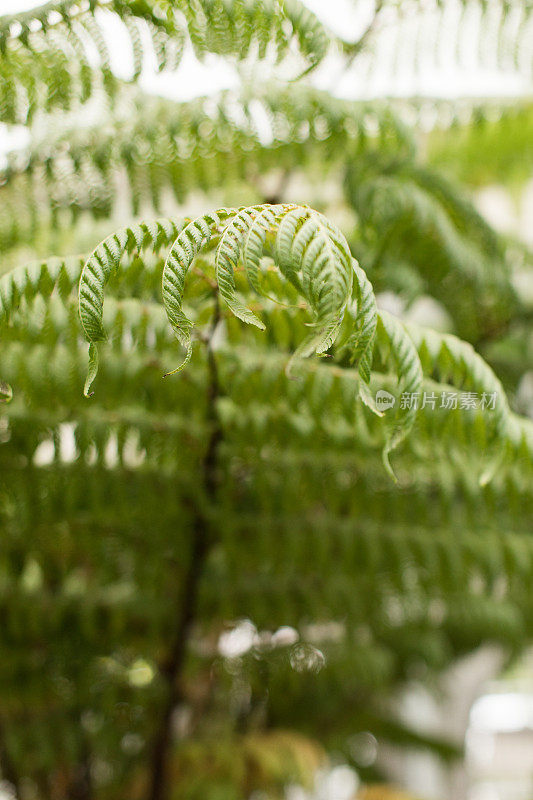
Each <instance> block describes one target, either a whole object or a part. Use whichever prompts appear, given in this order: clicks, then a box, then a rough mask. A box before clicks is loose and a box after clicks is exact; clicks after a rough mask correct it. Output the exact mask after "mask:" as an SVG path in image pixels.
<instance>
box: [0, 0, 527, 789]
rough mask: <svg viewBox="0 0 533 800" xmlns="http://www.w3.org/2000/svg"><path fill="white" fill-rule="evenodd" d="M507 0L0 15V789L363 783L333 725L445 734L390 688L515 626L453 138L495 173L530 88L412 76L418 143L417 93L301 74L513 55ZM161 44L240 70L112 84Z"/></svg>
mask: <svg viewBox="0 0 533 800" xmlns="http://www.w3.org/2000/svg"><path fill="white" fill-rule="evenodd" d="M531 11H532V7H531V5H530V3H529V2H526V0H520V2H518V1H517V2H513V3H507V2H506V3H499V2H498V3H492V4H486V3H483V2H479V3H477V2H474V3H470V2H469V3H466V2H456V3H451V2H448V0H446V2H435V3H429V4H426V3H425V4H422V3H418V2H416V1H415V0H413V2H411V3H393V2H388V0H385V2H379V3H377V4H376V6H375V8H373V11H372V14H371V16H370V19H366V18H363V15H362V24H361V26H360V30H359V31H358V32H357V31H356V32H355V33H354V35H353V36H348V35H346V36H345V37H341V36H339V35H338V34H337V33H336V32H335V30H334V28H333V27H332V29H329V28H328V27H327V26H326V25H325V24H324V23H323V22H322V21H321V19H319V18H318V17H317V16H315V15H314V14H313V13H312V12H311V11H310V10H309V9H308V8H307V6H306V4H304V3H303V2H301V0H280V1H279V2H278V0H261V1H260V0H195V1H194V2H181V0H179V1H178V2H169V1H168V0H162V1H160V2H152V0H85V1H84V0H75V1H74V0H60V1H59V2H58V0H53V1H52V2H49V3H46V4H44V5H40V6H37V7H36V8H35V9H32V10H30V11H25V12H22V13H20V14H14V15H11V16H6V17H0V120H1V121H2V122H3V123H5V124H6V125H7V126H8V129H10V130H18V128H15V127H13V126H16V125H20V124H22V125H24V128H25V133H26V136H27V138H26V140H25V143H24V144H23V145H22V146H21V147H19V148H17V149H16V150H13V151H12V152H10V153H8V154H7V156H6V158H5V161H4V163H3V165H2V167H1V172H0V254H1V261H0V402H1V404H2V405H1V407H0V408H1V416H0V465H1V475H2V478H1V484H0V525H1V532H2V535H1V537H0V606H1V609H2V621H3V624H2V626H1V629H0V637H1V640H2V644H3V650H4V654H5V655H4V658H3V659H2V660H0V671H1V677H2V680H1V683H0V685H1V689H0V691H1V702H0V773H1V777H2V778H3V779H4V780H5V781H7V783H8V784H9V785H11V786H12V787H13V791H14V793H15V796H16V797H17V798H19V800H32V799H34V800H48V798H50V800H52V798H53V800H67V799H70V798H72V800H74V798H78V799H79V800H93V798H94V800H96V798H120V797H128V798H133V799H134V798H139V800H141V798H149V799H150V800H170V798H186V800H200V798H202V800H248V798H250V797H252V796H254V797H257V796H259V795H258V794H255V795H254V792H255V793H259V792H263V793H264V796H265V797H268V798H283V797H284V796H285V795H284V793H285V790H286V788H287V786H289V785H292V784H295V783H297V784H301V785H303V786H307V787H309V786H311V785H312V782H313V779H314V775H315V773H316V771H317V769H320V768H324V766H325V765H327V764H328V763H331V761H328V759H331V757H332V756H333V758H334V759H335V758H336V759H339V758H342V759H343V760H344V761H345V762H347V763H349V764H351V765H352V766H353V767H355V769H357V770H358V774H359V775H360V777H361V778H362V779H364V780H368V781H372V780H376V779H378V778H379V779H381V778H383V777H385V778H386V777H387V765H386V764H385V763H383V762H382V761H380V760H379V759H378V761H377V762H376V763H375V764H369V763H368V762H367V761H365V759H364V758H363V757H360V753H359V752H358V749H357V747H356V746H355V745H354V742H356V741H357V734H361V733H365V735H367V734H371V735H372V736H373V737H375V738H376V740H377V742H378V744H379V745H380V746H381V744H382V743H387V742H389V743H394V744H397V745H403V746H408V747H422V748H429V749H432V750H433V751H434V752H436V753H438V754H439V756H440V757H442V758H443V759H444V760H445V761H446V760H448V761H449V760H453V759H454V758H456V757H458V756H459V755H460V750H461V743H460V742H449V741H446V740H444V739H440V738H439V737H430V736H426V735H423V734H422V733H421V731H419V730H411V729H410V728H409V727H408V726H407V725H406V724H405V723H404V722H403V721H402V719H401V718H400V717H399V716H398V715H397V714H395V713H394V711H393V710H392V704H391V699H392V698H394V697H395V695H396V693H397V692H398V690H399V689H400V688H401V687H403V686H405V685H406V684H407V683H409V682H413V681H415V682H421V683H425V684H426V685H432V684H433V683H434V682H435V681H436V679H437V677H438V675H439V674H440V673H441V672H442V671H443V670H445V669H446V668H447V667H448V666H449V665H450V664H451V663H453V662H454V661H455V660H456V659H458V658H459V657H460V656H462V655H465V654H467V653H470V652H472V651H473V650H474V649H476V648H478V647H479V646H480V645H482V644H484V643H487V642H495V643H497V644H498V646H499V647H500V648H501V649H502V651H503V652H504V653H505V656H506V658H508V659H511V658H513V657H515V656H517V655H518V654H520V653H521V652H522V651H523V649H524V647H525V646H526V645H527V644H528V643H530V642H531V639H532V637H533V596H532V595H531V590H530V586H531V579H532V577H533V540H532V538H531V518H532V514H533V481H532V478H533V423H532V421H531V420H530V419H528V418H527V417H526V416H525V415H523V414H520V413H518V412H519V411H520V408H519V403H517V391H518V388H519V386H520V383H521V381H522V379H523V376H524V373H526V372H527V370H528V369H531V364H532V363H533V352H532V340H531V320H532V317H533V305H532V303H531V298H530V297H528V295H527V292H524V291H523V290H522V289H521V284H520V282H519V281H517V279H516V278H517V273H520V274H524V273H526V274H528V275H529V276H531V259H530V255H529V253H528V252H527V249H526V248H525V247H524V246H523V245H522V244H520V243H519V242H516V241H513V240H512V239H511V238H510V237H504V236H502V235H501V234H499V233H496V232H495V231H494V230H493V228H492V227H491V226H490V225H489V224H488V223H487V222H486V221H485V219H484V218H483V217H482V216H481V215H480V213H479V212H478V211H477V210H476V209H475V207H474V205H473V204H472V202H471V200H470V199H469V197H468V195H467V193H466V191H465V190H464V189H460V188H459V187H458V184H457V179H458V178H461V179H462V180H464V181H466V182H467V183H469V184H470V186H474V185H479V183H480V182H483V180H485V178H483V179H482V178H481V177H480V176H482V175H483V172H482V167H481V166H480V167H479V170H478V171H477V172H476V168H475V164H472V163H471V161H472V158H471V153H472V151H473V150H475V149H476V146H477V145H476V142H477V141H478V138H476V137H479V136H486V137H489V138H490V137H493V141H496V140H497V141H499V142H500V149H498V148H496V149H495V150H493V155H494V162H493V164H492V166H491V164H490V163H489V164H488V166H487V165H485V166H486V168H487V169H489V170H490V169H492V172H491V179H492V176H494V175H496V176H498V175H500V171H501V170H502V168H503V167H502V165H503V164H505V163H506V162H505V158H506V157H507V156H506V153H508V152H509V151H508V149H507V150H506V144H505V141H503V140H500V139H498V130H500V129H499V128H498V126H499V125H500V124H502V125H503V129H502V130H504V135H503V138H504V139H506V137H507V133H505V131H506V128H505V126H508V127H509V129H512V130H513V131H514V130H516V129H515V128H513V127H512V124H511V122H510V121H509V120H510V119H511V118H512V117H513V114H516V115H517V119H518V120H519V121H520V120H521V119H522V117H523V118H524V119H526V118H527V119H529V116H528V114H529V115H530V109H528V108H526V105H525V102H524V108H523V109H522V110H520V111H519V112H513V113H511V112H509V110H508V109H507V108H506V107H505V103H499V101H498V100H497V98H492V99H491V101H490V102H487V103H486V104H485V103H483V102H481V101H476V102H475V103H471V104H470V108H469V111H468V115H467V118H466V122H465V119H464V115H463V116H461V115H460V114H459V112H457V115H456V116H454V115H455V114H456V111H454V110H453V109H452V106H453V102H452V101H451V100H449V101H446V103H444V101H442V102H441V103H436V104H435V105H434V106H433V109H434V111H435V114H434V119H437V120H442V118H444V117H446V118H447V120H448V121H447V123H446V125H442V124H441V123H440V122H439V123H438V124H437V123H436V124H435V126H434V127H433V129H432V130H431V131H430V133H429V134H428V133H427V126H426V130H425V131H423V130H422V126H421V125H420V124H419V121H420V119H421V118H422V117H423V116H424V108H425V107H426V105H427V103H429V101H424V102H421V101H420V99H413V100H410V99H408V98H404V99H402V100H401V101H400V100H397V101H391V102H386V101H385V100H374V101H370V100H364V101H363V100H347V99H340V98H338V97H335V96H333V95H332V94H330V93H328V92H326V91H324V90H319V89H317V88H316V86H315V85H314V84H313V82H312V80H311V78H312V76H313V75H314V74H315V73H316V72H317V71H319V70H320V69H321V68H322V66H323V65H324V63H326V62H327V61H328V59H337V61H340V63H341V64H342V65H343V69H359V70H361V73H364V71H365V70H369V69H378V62H379V58H378V56H379V53H380V52H381V48H382V47H383V45H382V42H383V41H389V43H390V41H391V36H392V39H393V41H394V48H393V50H394V51H395V52H396V56H395V57H396V58H397V59H401V58H402V57H403V56H402V53H403V49H402V48H405V49H409V48H410V47H411V45H412V44H413V42H415V43H417V47H416V48H414V50H413V52H416V53H417V54H418V55H417V58H418V59H419V62H420V63H421V64H423V63H424V59H427V58H428V57H429V56H428V53H429V52H430V51H434V50H437V49H438V42H439V37H438V28H439V25H440V24H441V21H442V20H443V19H446V20H447V21H448V26H447V34H446V35H447V36H448V37H449V38H450V41H451V42H454V41H455V47H454V57H456V58H457V60H458V63H459V64H461V63H462V59H463V57H464V52H463V51H464V47H465V43H464V41H463V38H462V34H461V35H459V34H460V31H461V30H462V29H463V26H465V25H466V26H467V27H468V30H470V31H475V42H476V49H475V59H479V61H480V63H484V64H486V61H487V59H488V60H489V62H490V64H491V66H492V67H495V66H497V67H501V66H502V64H503V65H504V66H505V65H507V67H509V65H510V64H512V66H513V69H515V70H516V71H517V73H518V74H520V75H523V74H524V71H525V72H527V71H528V70H529V71H530V69H531V64H530V63H529V61H528V59H529V60H530V58H531V52H530V49H529V50H528V48H527V47H525V45H524V41H525V40H526V36H527V32H528V31H529V32H531V26H532V24H533V18H532V16H531ZM111 18H113V19H112V21H110V20H111ZM114 24H119V25H121V26H122V27H123V28H124V30H125V31H126V32H127V36H128V41H129V42H130V43H131V60H132V69H131V74H130V76H129V78H127V79H126V78H124V77H119V76H118V75H117V70H116V69H115V68H114V66H113V63H112V61H113V59H112V50H113V48H112V46H111V45H110V42H109V30H110V28H109V26H110V25H114ZM407 29H408V31H409V36H407V34H406V31H407ZM428 31H430V32H432V33H431V35H429V33H428ZM494 35H496V36H497V41H498V47H497V48H496V49H495V51H494V52H492V51H491V52H490V53H489V52H488V50H487V42H488V41H491V40H492V38H491V37H494ZM387 37H388V38H387ZM413 37H414V38H413ZM402 42H403V45H402ZM191 51H193V52H194V54H195V55H196V57H197V58H199V59H206V60H208V59H209V58H211V57H213V56H217V57H221V58H222V57H223V58H224V59H226V60H227V61H228V62H229V63H231V64H233V65H237V66H236V68H237V71H238V73H239V75H241V76H243V77H242V80H241V82H240V86H239V88H237V89H235V90H233V89H231V90H225V91H222V92H220V93H217V94H211V95H210V96H208V97H199V98H195V99H193V100H180V101H177V100H172V99H168V98H161V97H159V98H156V97H154V96H151V95H148V94H146V93H145V92H144V91H143V89H142V85H141V82H140V79H141V77H142V75H143V71H144V70H145V69H146V62H147V61H149V60H150V59H152V60H154V61H155V63H156V68H157V70H161V71H164V70H167V71H172V70H175V69H176V68H177V67H178V66H179V64H180V61H181V59H182V56H183V54H184V53H187V52H191ZM409 52H411V50H409ZM484 59H485V61H484ZM257 62H260V64H261V69H262V73H261V80H259V79H258V78H257V76H256V75H255V73H254V71H253V70H254V69H255V68H256V65H257ZM336 63H337V62H336ZM179 74H180V73H178V75H179ZM280 74H281V75H282V76H284V77H285V80H280ZM528 74H529V73H528ZM287 75H289V76H290V80H287V79H286V78H287ZM444 107H446V109H447V111H445V112H444V111H443V110H442V109H443V108H444ZM439 109H440V111H439ZM495 109H496V111H495ZM441 112H442V113H441ZM448 112H450V113H448ZM439 114H440V116H439ZM459 117H461V118H459ZM496 117H497V118H496ZM413 119H414V120H415V121H416V124H414V125H413V123H412V120H413ZM502 120H503V122H502ZM520 124H521V123H520ZM480 125H481V126H483V125H485V126H486V127H485V128H483V127H482V129H481V131H482V132H481V134H480V127H479V126H480ZM461 126H462V127H461ZM459 128H460V129H461V136H460V137H456V136H455V135H454V136H452V137H450V136H449V133H450V131H452V132H453V131H456V130H458V129H459ZM516 136H517V137H518V138H519V136H520V134H519V133H517V134H516ZM524 151H527V148H525V147H524ZM423 152H425V153H426V154H427V157H425V158H424V157H422V153H423ZM498 154H501V156H499V155H498ZM441 162H442V163H441ZM439 165H440V166H442V167H443V169H440V168H439ZM450 165H451V166H452V168H450ZM98 242H100V243H99V244H98ZM391 297H392V298H393V300H394V303H395V305H394V303H393V304H392V305H394V309H393V308H391ZM421 304H422V306H423V305H424V304H426V307H427V306H428V305H429V308H430V309H431V310H432V313H433V314H434V320H435V322H436V323H437V324H436V325H434V326H428V325H427V322H428V320H427V319H426V320H425V321H424V320H423V322H425V323H426V324H421V323H420V319H419V318H417V315H416V313H415V310H416V308H417V307H418V308H420V307H421ZM387 309H388V310H387ZM398 309H400V311H399V312H398ZM392 310H396V312H397V313H394V314H393V313H391V311H392ZM163 378H164V380H163ZM354 737H355V738H354ZM261 796H263V795H261Z"/></svg>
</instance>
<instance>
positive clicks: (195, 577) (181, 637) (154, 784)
mask: <svg viewBox="0 0 533 800" xmlns="http://www.w3.org/2000/svg"><path fill="white" fill-rule="evenodd" d="M219 319H220V311H219V306H218V298H217V301H216V307H215V314H214V316H213V321H212V324H211V330H210V333H209V336H208V337H207V339H206V340H205V344H206V350H207V364H208V374H209V377H208V387H207V419H208V421H209V422H210V423H211V434H210V436H209V440H208V443H207V447H206V451H205V454H204V457H203V460H202V468H201V471H202V483H203V489H204V493H205V496H206V498H207V500H209V501H213V500H214V499H215V496H216V490H217V452H218V446H219V444H220V441H221V439H222V431H221V428H220V425H219V422H218V418H217V414H216V401H217V398H218V397H219V396H220V386H219V380H218V371H217V364H216V359H215V354H214V352H213V349H212V339H213V335H214V333H215V329H216V327H217V324H218V321H219ZM210 544H211V537H210V526H209V520H208V518H207V517H206V515H205V512H204V510H203V509H201V508H196V512H195V517H194V520H193V525H192V546H191V554H190V561H189V566H188V569H187V572H186V574H185V579H184V581H183V584H182V590H181V592H180V596H179V598H178V604H177V613H176V628H175V632H174V640H173V643H172V646H171V648H170V651H169V653H168V656H167V659H166V662H165V663H164V664H163V666H162V667H161V674H162V675H163V677H164V679H165V681H166V683H167V696H166V699H165V704H164V707H163V710H162V712H161V716H160V719H159V726H158V729H157V731H156V736H155V741H154V747H153V753H152V761H151V769H150V781H151V782H150V788H149V793H148V800H166V798H167V796H168V792H169V786H168V773H169V761H170V753H171V745H172V716H173V712H174V709H175V708H176V707H177V706H179V705H180V703H183V702H184V700H185V696H184V689H183V685H182V681H181V676H182V672H183V666H184V664H185V659H186V655H187V646H188V641H189V637H190V633H191V629H192V626H193V623H194V618H195V613H196V604H197V599H198V590H199V586H200V580H201V577H202V573H203V568H204V566H205V562H206V558H207V554H208V552H209V548H210Z"/></svg>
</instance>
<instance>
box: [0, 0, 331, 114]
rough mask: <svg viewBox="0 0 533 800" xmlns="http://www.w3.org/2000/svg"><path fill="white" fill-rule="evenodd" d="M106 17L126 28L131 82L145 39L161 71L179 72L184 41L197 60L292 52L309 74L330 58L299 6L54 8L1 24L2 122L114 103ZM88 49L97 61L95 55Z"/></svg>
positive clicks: (202, 3)
mask: <svg viewBox="0 0 533 800" xmlns="http://www.w3.org/2000/svg"><path fill="white" fill-rule="evenodd" d="M103 12H105V13H107V14H112V15H113V16H114V17H115V18H116V19H117V20H120V21H122V22H123V23H124V30H125V32H126V33H127V35H128V37H129V39H130V43H131V48H132V53H133V76H132V80H135V79H136V78H137V77H138V75H139V74H140V71H141V66H142V61H143V56H144V46H143V37H142V36H141V35H140V34H141V32H142V31H146V30H147V31H148V32H149V34H150V38H151V48H152V52H155V55H156V61H157V66H158V69H160V70H161V69H165V68H168V67H171V68H175V67H176V66H177V65H178V64H179V62H180V60H181V56H182V53H183V50H184V45H185V40H186V38H188V39H189V41H190V42H191V43H192V45H193V47H194V50H195V52H196V54H197V55H198V56H199V57H202V56H203V55H205V53H207V52H211V53H217V54H220V55H224V56H230V57H234V58H237V59H243V58H245V57H247V56H248V55H249V54H250V53H251V52H257V53H258V54H259V56H260V57H265V55H266V54H267V52H273V53H274V54H275V57H276V58H277V60H281V59H282V58H283V57H284V56H286V55H287V53H289V52H290V51H291V49H292V50H296V51H297V52H298V53H299V54H300V56H301V57H302V59H303V61H304V64H305V65H306V67H307V68H308V69H312V68H314V67H315V66H316V65H317V64H318V63H319V62H320V61H321V60H322V59H323V58H324V56H325V55H326V53H327V51H328V49H329V48H330V46H331V44H332V42H333V41H334V37H333V36H332V34H331V33H329V32H328V31H326V29H325V28H324V26H323V25H322V24H321V23H320V22H319V21H318V19H317V18H316V17H315V16H314V15H313V14H312V13H311V12H310V11H309V10H308V9H307V8H306V7H305V6H304V5H303V4H302V3H301V2H300V0H285V2H283V3H277V2H272V3H271V2H268V3H264V2H256V1H255V0H254V2H251V3H242V2H240V0H230V2H220V1H217V2H213V1H212V0H197V2H195V3H193V4H191V3H189V2H185V0H180V2H178V3H177V4H176V3H171V2H169V1H168V0H165V2H163V3H156V2H154V1H153V0H141V2H131V1H130V0H91V2H90V3H89V4H88V5H87V6H84V5H82V4H80V3H78V2H76V0H51V2H48V3H46V4H45V5H43V6H41V7H39V8H36V9H33V10H32V11H27V12H23V13H22V14H17V15H10V16H4V17H0V59H1V63H2V71H1V74H2V78H1V80H0V89H1V90H2V91H1V96H2V102H1V103H0V121H2V122H8V123H10V122H15V123H16V122H24V121H28V120H31V118H32V117H34V116H35V115H36V113H37V112H38V111H39V110H41V109H46V110H48V111H49V110H51V109H53V108H58V107H59V108H63V109H67V108H70V107H71V106H76V105H78V100H79V99H81V101H82V102H83V101H84V100H85V99H87V97H89V96H90V95H91V94H92V93H94V92H95V91H96V90H97V87H98V88H99V89H100V90H105V91H106V92H107V93H108V94H111V95H113V94H114V92H115V91H116V90H117V88H118V85H119V83H120V82H119V81H118V80H117V78H116V77H115V76H114V74H113V72H112V70H111V66H110V51H109V45H108V43H107V41H106V38H105V36H104V33H103V30H102V28H103V26H102V20H103ZM87 42H88V43H89V44H90V48H92V49H93V50H94V51H95V52H96V53H97V54H98V63H96V64H95V63H94V59H93V58H92V57H91V55H90V48H89V47H88V45H87Z"/></svg>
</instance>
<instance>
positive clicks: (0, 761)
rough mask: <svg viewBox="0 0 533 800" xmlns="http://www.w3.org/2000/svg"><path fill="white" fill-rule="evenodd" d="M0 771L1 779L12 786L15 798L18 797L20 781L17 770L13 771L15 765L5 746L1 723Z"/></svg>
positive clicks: (1, 723)
mask: <svg viewBox="0 0 533 800" xmlns="http://www.w3.org/2000/svg"><path fill="white" fill-rule="evenodd" d="M0 769H1V772H2V777H3V778H4V779H5V780H6V781H8V783H10V784H11V785H12V787H13V789H14V790H15V794H16V796H17V797H20V780H19V776H18V773H17V770H16V769H15V765H14V763H13V761H12V760H11V756H10V754H9V752H8V749H7V747H6V745H5V739H4V725H3V722H0Z"/></svg>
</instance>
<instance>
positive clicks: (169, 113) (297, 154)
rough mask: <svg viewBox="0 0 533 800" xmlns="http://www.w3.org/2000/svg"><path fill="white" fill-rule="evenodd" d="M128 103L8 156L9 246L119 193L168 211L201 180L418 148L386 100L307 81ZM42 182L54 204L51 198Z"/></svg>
mask: <svg viewBox="0 0 533 800" xmlns="http://www.w3.org/2000/svg"><path fill="white" fill-rule="evenodd" d="M126 111H127V116H126V117H125V116H124V112H122V113H121V114H119V113H117V114H116V116H115V117H111V119H110V118H109V117H108V118H106V119H105V120H104V121H103V122H99V123H98V124H97V125H94V126H89V127H87V128H84V129H80V128H79V127H76V128H74V129H71V128H68V129H67V130H63V131H62V130H61V129H60V130H58V131H57V132H56V133H55V132H54V130H53V128H52V130H51V131H50V133H49V134H48V135H47V136H46V137H45V138H43V139H37V140H36V141H35V142H34V143H32V144H31V145H30V147H29V149H28V151H27V152H23V153H18V154H12V155H11V156H10V157H9V162H8V167H7V168H6V169H5V170H4V171H3V172H0V199H1V201H2V202H1V207H0V231H1V233H2V236H1V239H2V247H3V248H7V247H8V246H10V245H11V244H14V243H16V242H18V241H20V240H24V239H26V238H28V237H29V236H35V234H36V232H37V231H38V230H39V228H40V227H42V226H43V225H48V226H49V225H50V224H54V225H56V226H64V225H65V223H66V224H69V223H70V222H71V221H72V220H73V219H75V218H76V217H77V216H78V215H79V214H80V213H82V212H83V211H89V212H90V213H92V215H93V216H95V217H99V216H102V215H106V214H107V215H108V214H111V213H112V212H113V208H114V206H115V205H116V202H117V199H118V197H120V200H121V202H122V203H124V200H125V199H126V200H127V204H128V207H130V208H131V210H132V211H133V213H134V214H137V213H138V212H139V208H141V207H142V208H143V209H144V208H147V207H153V208H154V210H155V212H156V213H164V212H163V211H162V205H163V203H164V198H165V194H167V193H171V194H172V195H173V197H174V198H175V199H176V200H177V201H178V202H182V201H183V200H184V199H186V197H187V194H188V193H190V192H191V191H192V190H194V189H195V188H199V189H202V190H204V191H206V190H209V189H213V188H217V187H220V186H225V185H228V184H229V183H236V184H237V183H238V182H239V181H243V180H250V179H254V176H259V175H264V174H267V173H268V171H270V170H273V169H280V168H282V169H293V168H294V165H295V164H298V165H299V169H302V168H305V167H306V166H307V165H311V164H312V166H313V169H314V170H316V169H318V168H319V169H320V170H324V173H326V172H327V171H328V170H330V169H331V168H332V167H333V166H335V165H342V163H343V162H344V161H345V160H346V158H347V157H348V156H350V157H352V158H354V159H357V158H360V157H361V155H362V154H364V153H368V152H374V151H376V150H377V149H379V150H380V151H381V152H383V151H384V150H386V151H387V152H391V153H394V154H396V155H397V156H398V155H401V156H403V157H406V156H408V155H409V154H410V153H412V151H413V143H412V140H411V136H410V134H409V133H408V131H407V130H406V128H405V127H404V126H403V125H402V123H401V122H400V121H399V120H398V119H397V118H396V117H395V116H394V115H393V114H391V113H390V112H389V111H388V110H387V109H386V108H385V109H381V108H376V107H374V106H371V105H369V104H367V103H350V102H347V101H342V100H338V99H336V98H333V97H330V96H329V95H327V94H326V93H323V92H319V91H316V90H313V89H311V88H309V87H304V86H302V87H300V88H299V91H298V102H297V103H295V102H294V96H293V93H292V92H291V91H289V90H287V89H286V88H279V87H276V86H275V85H266V86H264V87H254V90H253V92H252V91H251V89H245V90H244V91H243V92H242V93H237V94H236V93H234V92H223V93H221V95H220V96H218V97H217V98H199V99H198V100H193V101H190V102H186V103H171V102H168V101H163V100H158V101H156V100H154V99H149V98H142V101H141V100H139V101H138V102H137V103H136V104H135V107H134V109H132V108H130V107H129V106H128V107H127V108H126ZM221 156H222V157H221ZM117 172H118V173H120V175H121V186H120V188H119V186H117V184H116V181H115V180H114V179H113V176H114V175H115V174H116V173H117ZM122 182H124V184H125V186H122ZM43 184H44V185H45V186H46V189H47V193H48V195H49V196H50V197H52V198H53V201H54V203H53V209H50V205H49V204H46V205H44V206H43V203H42V187H43ZM126 188H127V192H128V195H129V196H128V197H126V198H125V197H124V195H125V189H126Z"/></svg>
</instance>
